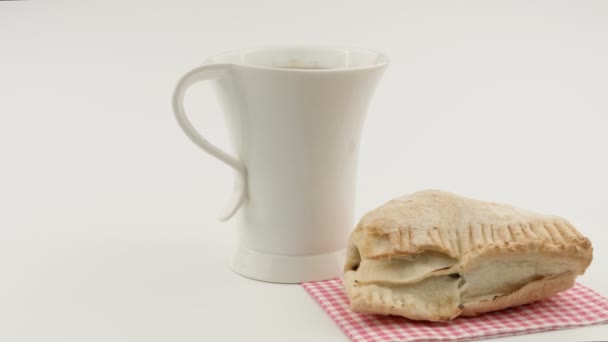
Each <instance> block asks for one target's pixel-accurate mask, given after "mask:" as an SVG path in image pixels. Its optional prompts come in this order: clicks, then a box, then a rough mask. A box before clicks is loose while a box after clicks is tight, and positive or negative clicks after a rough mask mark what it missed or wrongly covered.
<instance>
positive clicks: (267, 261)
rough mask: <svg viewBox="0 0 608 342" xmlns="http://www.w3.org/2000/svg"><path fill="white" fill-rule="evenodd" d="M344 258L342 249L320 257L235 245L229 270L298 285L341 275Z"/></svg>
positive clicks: (344, 250)
mask: <svg viewBox="0 0 608 342" xmlns="http://www.w3.org/2000/svg"><path fill="white" fill-rule="evenodd" d="M345 257H346V249H341V250H337V251H334V252H329V253H323V254H311V255H283V254H271V253H263V252H258V251H255V250H252V249H249V248H246V247H243V246H239V247H237V249H236V252H235V253H234V254H233V255H232V259H231V260H230V268H232V270H233V271H234V272H236V273H238V274H239V275H242V276H244V277H247V278H250V279H254V280H260V281H265V282H271V283H283V284H298V283H305V282H312V281H321V280H327V279H333V278H337V277H339V276H341V275H342V268H343V267H344V259H345Z"/></svg>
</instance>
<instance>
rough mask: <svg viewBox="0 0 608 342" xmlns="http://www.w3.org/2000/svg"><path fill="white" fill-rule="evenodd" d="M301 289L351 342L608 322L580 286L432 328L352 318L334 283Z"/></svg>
mask: <svg viewBox="0 0 608 342" xmlns="http://www.w3.org/2000/svg"><path fill="white" fill-rule="evenodd" d="M302 286H303V287H304V289H306V291H307V292H308V293H310V295H312V297H313V298H314V299H315V300H316V301H317V302H318V303H319V304H321V306H322V307H323V309H324V310H325V311H326V312H327V313H328V314H329V316H330V317H331V318H332V319H333V320H334V321H335V322H336V323H337V324H338V325H339V326H340V328H341V329H342V330H343V331H344V332H345V333H346V335H348V337H350V339H351V340H352V341H355V342H388V341H466V340H476V339H481V338H490V337H498V336H510V335H520V334H526V333H531V332H538V331H545V330H555V329H565V328H571V327H578V326H583V325H590V324H597V323H603V322H607V321H608V299H606V298H604V297H602V296H600V295H599V294H597V293H596V292H594V291H593V290H591V289H589V288H587V287H585V286H583V285H580V284H576V285H575V286H574V287H573V288H571V289H570V290H567V291H564V292H562V293H559V294H557V295H554V296H553V297H551V298H549V299H546V300H544V301H539V302H536V303H532V304H528V305H524V306H520V307H516V308H512V309H507V310H502V311H497V312H492V313H487V314H484V315H481V316H477V317H459V318H457V319H455V320H453V321H450V322H436V323H434V322H421V321H411V320H408V319H405V318H403V317H399V316H380V315H366V314H359V313H356V312H354V311H352V310H350V308H349V301H348V298H347V297H346V292H345V291H344V286H343V285H342V281H341V280H340V279H332V280H327V281H320V282H315V283H304V284H302Z"/></svg>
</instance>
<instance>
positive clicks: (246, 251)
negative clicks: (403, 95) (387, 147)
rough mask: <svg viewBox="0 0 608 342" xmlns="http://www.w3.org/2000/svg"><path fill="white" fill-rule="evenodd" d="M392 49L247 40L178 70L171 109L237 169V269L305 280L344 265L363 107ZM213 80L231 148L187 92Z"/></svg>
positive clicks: (201, 142) (233, 208)
mask: <svg viewBox="0 0 608 342" xmlns="http://www.w3.org/2000/svg"><path fill="white" fill-rule="evenodd" d="M387 63H388V59H387V58H386V56H384V55H382V54H380V53H378V52H374V51H370V50H366V49H355V48H339V47H309V46H289V47H271V48H257V49H246V50H241V51H236V52H230V53H225V54H221V55H218V56H215V57H212V58H210V59H208V60H207V63H206V64H204V65H203V66H201V67H198V68H196V69H194V70H192V71H190V72H189V73H187V74H186V75H185V76H183V77H182V78H181V80H180V81H179V82H178V84H177V87H176V89H175V94H174V96H173V109H174V112H175V116H176V118H177V121H178V123H179V124H180V126H181V128H182V129H183V130H184V132H185V133H186V135H187V136H188V137H189V138H190V139H191V140H192V141H193V142H194V143H195V144H196V145H198V146H199V147H200V148H202V149H203V150H204V151H205V152H207V153H209V154H211V155H212V156H214V157H216V158H218V159H219V160H221V161H223V162H224V163H226V164H227V165H229V166H230V167H231V168H232V169H233V170H234V173H235V187H234V193H233V197H232V200H231V201H230V203H229V204H228V206H227V208H226V210H225V211H224V212H223V213H222V214H221V217H220V219H221V220H228V219H230V218H231V217H233V216H234V218H235V219H236V220H237V222H236V223H237V224H236V226H237V229H238V234H237V236H238V241H237V245H236V246H237V247H236V251H235V252H234V254H233V256H232V259H231V267H232V269H233V270H234V271H236V272H237V273H239V274H241V275H244V276H246V277H249V278H254V279H258V280H264V281H270V282H281V283H299V282H305V281H317V280H324V279H330V278H334V277H337V276H339V275H340V274H341V270H342V264H343V261H344V249H345V247H346V243H347V240H348V236H349V234H350V231H351V230H352V229H353V219H354V217H353V215H354V214H353V209H354V204H355V186H356V174H357V172H356V170H357V156H358V150H359V144H360V136H361V129H362V126H363V122H364V119H365V115H366V112H367V107H368V104H369V101H370V98H371V97H372V94H373V92H374V89H375V88H376V84H377V83H378V81H379V80H380V78H381V76H382V73H383V71H384V69H385V67H386V65H387ZM203 80H210V81H211V82H212V83H213V85H214V88H215V90H216V93H217V96H218V98H219V100H220V104H221V107H222V109H223V112H224V115H226V118H227V124H228V130H229V135H230V139H231V143H232V146H233V148H234V153H233V154H229V153H227V152H224V151H222V150H221V149H219V148H217V147H216V146H214V145H213V144H211V143H210V142H209V141H207V140H206V139H205V138H203V137H202V136H201V135H200V134H199V133H198V132H197V131H196V130H195V129H194V128H193V126H192V124H191V123H190V121H189V120H188V118H187V116H186V114H185V110H184V106H183V98H184V94H185V92H186V90H187V89H188V87H189V86H191V85H192V84H193V83H195V82H198V81H203Z"/></svg>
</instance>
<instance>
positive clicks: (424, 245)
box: [344, 190, 592, 321]
mask: <svg viewBox="0 0 608 342" xmlns="http://www.w3.org/2000/svg"><path fill="white" fill-rule="evenodd" d="M591 259H592V247H591V243H590V242H589V240H588V239H587V238H586V237H584V236H583V235H581V234H580V233H579V232H578V231H577V230H576V229H575V228H574V227H573V226H572V225H571V224H570V223H569V222H568V221H567V220H565V219H563V218H561V217H557V216H549V215H542V214H537V213H534V212H530V211H527V210H523V209H518V208H515V207H512V206H509V205H503V204H497V203H491V202H482V201H477V200H472V199H468V198H464V197H461V196H457V195H454V194H451V193H448V192H442V191H437V190H427V191H422V192H418V193H414V194H412V195H409V196H404V197H401V198H397V199H394V200H392V201H390V202H388V203H386V204H384V205H382V206H381V207H379V208H377V209H375V210H373V211H371V212H369V213H367V214H366V215H365V216H364V217H363V218H362V219H361V221H360V223H359V224H358V226H357V228H356V229H355V230H354V231H353V233H352V234H351V238H350V240H349V246H348V250H347V260H346V264H345V268H344V271H345V274H344V284H345V287H346V290H347V294H348V296H349V298H350V300H351V308H352V309H353V310H355V311H360V312H366V313H377V314H394V315H401V316H405V317H408V318H410V319H418V320H430V321H442V320H449V319H453V318H455V317H457V316H459V315H466V316H471V315H476V314H480V313H483V312H488V311H494V310H500V309H504V308H508V307H512V306H516V305H522V304H526V303H530V302H533V301H536V300H540V299H543V298H547V297H549V296H551V295H553V294H555V293H557V292H559V291H563V290H565V289H567V288H569V287H571V286H572V285H573V284H574V279H575V278H576V276H577V275H579V274H582V273H583V272H584V271H585V269H586V268H587V267H588V266H589V264H590V262H591Z"/></svg>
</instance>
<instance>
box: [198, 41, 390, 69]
mask: <svg viewBox="0 0 608 342" xmlns="http://www.w3.org/2000/svg"><path fill="white" fill-rule="evenodd" d="M281 49H284V50H288V49H317V50H335V51H343V52H349V53H352V52H365V53H372V54H375V55H376V56H377V58H376V61H374V62H373V63H371V64H369V65H361V66H345V67H338V68H319V69H314V68H310V69H305V68H286V67H275V66H266V65H259V64H248V63H238V62H236V63H235V62H219V61H217V59H218V58H220V57H225V56H228V55H231V54H245V53H251V52H255V51H263V50H269V51H270V50H281ZM389 62H390V59H389V58H388V56H387V55H386V54H385V53H383V52H380V51H377V50H374V49H370V48H361V47H356V46H345V45H316V44H282V45H263V46H256V47H247V48H241V49H234V50H228V51H224V52H221V53H217V54H215V55H212V56H210V57H208V58H207V59H206V60H205V64H227V65H234V66H239V67H242V68H248V69H259V70H268V71H276V72H297V73H332V72H347V71H355V70H373V69H378V68H383V67H385V66H386V65H388V64H389Z"/></svg>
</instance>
